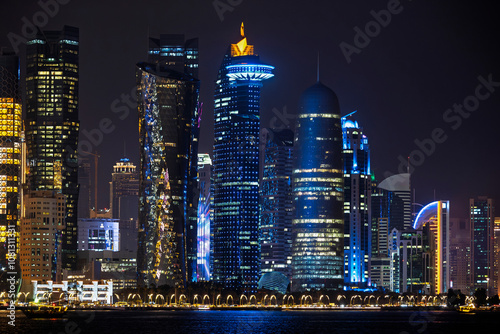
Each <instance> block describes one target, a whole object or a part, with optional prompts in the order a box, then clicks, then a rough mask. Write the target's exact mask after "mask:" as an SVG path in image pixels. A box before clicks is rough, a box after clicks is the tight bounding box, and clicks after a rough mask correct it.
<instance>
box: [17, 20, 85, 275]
mask: <svg viewBox="0 0 500 334" xmlns="http://www.w3.org/2000/svg"><path fill="white" fill-rule="evenodd" d="M78 36H79V31H78V28H73V27H68V26H64V28H63V30H61V31H44V32H41V31H40V32H39V33H38V34H37V35H36V36H35V37H34V38H33V39H31V40H29V41H28V42H27V46H26V142H27V147H28V164H29V172H30V174H29V189H30V190H36V191H37V190H49V191H56V192H61V193H62V194H64V195H65V196H66V217H65V218H66V225H65V230H64V234H63V245H62V263H63V265H64V267H65V268H66V269H75V267H76V249H77V237H78V228H77V209H78V158H77V147H78V132H79V125H80V123H79V120H78V77H79V65H78V57H79V46H78Z"/></svg>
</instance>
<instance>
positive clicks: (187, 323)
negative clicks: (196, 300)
mask: <svg viewBox="0 0 500 334" xmlns="http://www.w3.org/2000/svg"><path fill="white" fill-rule="evenodd" d="M8 320H9V319H8V318H7V312H6V311H0V331H1V332H2V333H30V334H31V333H34V334H35V333H44V334H46V333H47V334H48V333H53V334H60V333H65V334H80V333H92V334H100V333H106V334H107V333H118V334H126V333H168V334H174V333H200V334H202V333H217V334H218V333H272V334H279V333H396V334H407V333H419V334H423V333H471V332H475V333H477V332H478V329H479V328H482V329H486V328H491V327H492V326H494V325H496V326H498V325H500V314H499V313H484V314H462V313H457V312H453V311H379V310H377V311H281V312H279V311H80V312H78V313H71V315H68V316H67V317H66V318H64V319H57V320H56V319H28V318H26V317H25V316H24V314H22V312H19V311H18V312H17V313H16V326H15V327H11V326H9V325H8V324H7V322H8ZM479 326H480V327H479ZM493 332H494V331H493Z"/></svg>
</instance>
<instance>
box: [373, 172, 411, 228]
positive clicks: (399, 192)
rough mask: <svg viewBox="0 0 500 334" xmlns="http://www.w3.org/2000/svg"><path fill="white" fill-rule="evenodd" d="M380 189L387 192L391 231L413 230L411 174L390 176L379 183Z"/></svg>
mask: <svg viewBox="0 0 500 334" xmlns="http://www.w3.org/2000/svg"><path fill="white" fill-rule="evenodd" d="M378 188H380V189H383V190H385V194H386V196H387V210H388V218H389V230H392V229H393V228H396V229H398V231H407V230H410V229H411V222H412V214H411V191H410V174H409V173H402V174H396V175H393V176H390V177H388V178H386V179H384V180H383V181H382V182H380V183H379V185H378Z"/></svg>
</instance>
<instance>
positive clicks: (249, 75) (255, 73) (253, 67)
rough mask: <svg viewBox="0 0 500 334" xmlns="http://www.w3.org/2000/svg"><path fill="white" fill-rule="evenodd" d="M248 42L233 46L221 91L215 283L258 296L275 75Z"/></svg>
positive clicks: (216, 153)
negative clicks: (267, 99)
mask: <svg viewBox="0 0 500 334" xmlns="http://www.w3.org/2000/svg"><path fill="white" fill-rule="evenodd" d="M241 35H242V39H241V41H240V42H238V43H237V44H232V45H230V47H229V49H228V50H227V52H226V54H225V55H224V59H223V60H222V64H221V67H220V69H219V73H218V75H217V81H216V87H215V94H214V99H215V101H214V102H215V108H214V118H215V122H214V137H215V138H214V158H213V198H214V199H213V201H214V202H213V203H214V205H213V226H212V227H211V228H212V231H213V241H214V244H213V273H212V277H213V280H214V281H216V282H219V283H223V284H224V286H225V287H226V288H228V289H234V290H242V291H245V292H255V291H256V289H257V283H258V280H259V277H260V249H259V130H260V114H259V110H260V106H259V103H260V102H259V100H260V89H261V87H262V81H263V80H266V79H269V78H271V77H273V76H274V74H273V73H272V71H273V69H274V67H272V66H269V65H264V64H262V63H261V62H260V60H259V56H257V55H256V54H254V48H253V46H252V45H248V44H247V39H246V37H245V33H244V29H243V24H242V25H241Z"/></svg>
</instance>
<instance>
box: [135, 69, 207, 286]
mask: <svg viewBox="0 0 500 334" xmlns="http://www.w3.org/2000/svg"><path fill="white" fill-rule="evenodd" d="M136 78H137V98H138V111H139V136H140V148H141V151H140V155H141V167H140V176H139V203H140V204H139V246H138V256H137V266H138V272H139V273H138V274H139V280H138V284H139V286H151V285H155V286H160V285H163V284H168V285H170V286H185V285H186V283H187V282H190V281H194V280H195V279H196V258H197V254H196V242H197V239H196V231H197V228H196V219H197V217H196V210H197V199H198V197H197V194H196V192H197V190H196V188H197V187H196V182H197V181H196V178H197V159H198V157H197V154H198V133H199V130H198V111H199V110H198V98H199V86H200V83H199V81H198V80H197V79H196V78H194V77H193V76H191V75H189V74H187V73H181V72H177V71H174V70H171V69H170V68H169V67H168V66H164V65H161V64H159V63H156V64H151V63H139V64H137V70H136Z"/></svg>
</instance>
